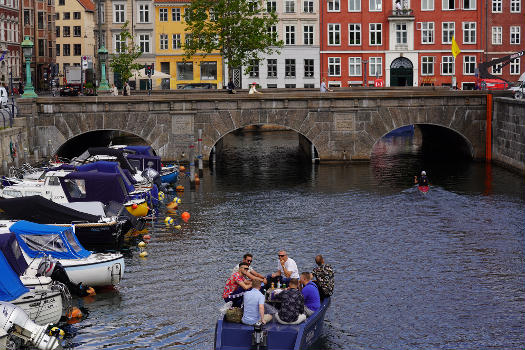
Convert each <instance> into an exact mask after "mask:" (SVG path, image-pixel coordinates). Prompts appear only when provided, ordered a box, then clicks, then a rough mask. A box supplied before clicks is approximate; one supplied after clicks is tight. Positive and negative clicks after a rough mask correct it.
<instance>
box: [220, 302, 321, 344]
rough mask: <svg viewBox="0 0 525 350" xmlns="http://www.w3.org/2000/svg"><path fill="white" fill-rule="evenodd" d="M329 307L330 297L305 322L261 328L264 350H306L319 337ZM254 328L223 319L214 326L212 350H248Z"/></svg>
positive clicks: (276, 324)
mask: <svg viewBox="0 0 525 350" xmlns="http://www.w3.org/2000/svg"><path fill="white" fill-rule="evenodd" d="M329 306H330V298H329V297H328V298H325V299H323V301H322V302H321V308H320V309H319V310H318V311H316V312H315V313H314V314H313V315H312V316H310V317H308V318H307V319H306V321H305V322H303V323H301V324H298V325H283V324H279V323H277V322H276V321H275V320H272V322H269V323H267V324H266V325H264V326H263V330H264V331H266V332H267V337H266V344H267V347H266V349H267V350H306V349H308V348H309V347H311V346H312V345H313V344H314V343H315V342H316V341H317V340H318V339H319V337H320V336H321V334H322V331H323V323H324V316H325V314H326V310H327V309H328V307H329ZM253 332H254V327H253V326H248V325H245V324H241V323H231V322H227V321H225V320H224V319H223V318H221V319H219V320H218V321H217V325H216V326H215V346H214V349H215V350H251V349H252V348H253V347H252V338H253Z"/></svg>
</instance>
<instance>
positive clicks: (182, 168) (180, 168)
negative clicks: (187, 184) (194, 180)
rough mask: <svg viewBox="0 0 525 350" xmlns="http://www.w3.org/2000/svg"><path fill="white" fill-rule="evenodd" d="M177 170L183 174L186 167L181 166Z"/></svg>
mask: <svg viewBox="0 0 525 350" xmlns="http://www.w3.org/2000/svg"><path fill="white" fill-rule="evenodd" d="M179 170H180V172H181V173H183V172H184V171H186V167H185V166H184V165H181V166H180V167H179Z"/></svg>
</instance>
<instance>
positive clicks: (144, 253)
mask: <svg viewBox="0 0 525 350" xmlns="http://www.w3.org/2000/svg"><path fill="white" fill-rule="evenodd" d="M147 256H148V252H147V251H145V250H144V251H142V252H140V254H139V257H141V258H145V257H147Z"/></svg>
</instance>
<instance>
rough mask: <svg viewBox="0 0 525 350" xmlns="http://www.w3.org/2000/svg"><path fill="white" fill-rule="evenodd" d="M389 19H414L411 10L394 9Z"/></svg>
mask: <svg viewBox="0 0 525 350" xmlns="http://www.w3.org/2000/svg"><path fill="white" fill-rule="evenodd" d="M390 17H414V11H413V10H412V9H397V10H396V9H394V10H392V14H391V15H390Z"/></svg>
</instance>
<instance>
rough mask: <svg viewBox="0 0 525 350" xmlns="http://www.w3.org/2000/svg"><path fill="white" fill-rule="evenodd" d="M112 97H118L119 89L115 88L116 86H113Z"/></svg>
mask: <svg viewBox="0 0 525 350" xmlns="http://www.w3.org/2000/svg"><path fill="white" fill-rule="evenodd" d="M111 95H113V96H118V88H117V87H116V86H115V84H111Z"/></svg>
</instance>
